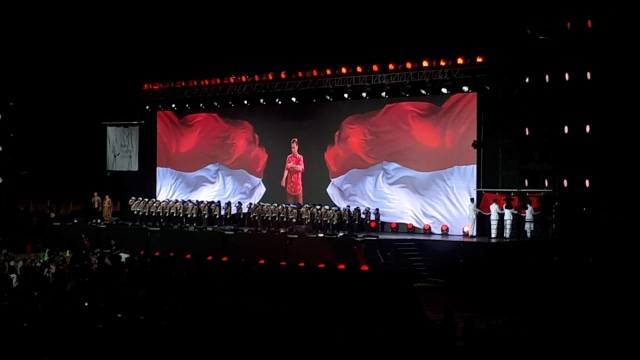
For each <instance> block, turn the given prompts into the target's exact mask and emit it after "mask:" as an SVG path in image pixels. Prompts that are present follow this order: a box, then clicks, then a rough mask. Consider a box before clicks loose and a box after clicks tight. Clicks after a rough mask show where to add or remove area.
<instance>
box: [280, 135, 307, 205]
mask: <svg viewBox="0 0 640 360" xmlns="http://www.w3.org/2000/svg"><path fill="white" fill-rule="evenodd" d="M303 172H304V158H303V157H302V155H300V154H299V153H298V139H297V138H293V139H291V154H289V155H287V161H286V164H285V167H284V175H282V181H281V182H280V185H282V186H283V187H284V188H286V189H287V203H288V204H302V203H303V202H302V173H303Z"/></svg>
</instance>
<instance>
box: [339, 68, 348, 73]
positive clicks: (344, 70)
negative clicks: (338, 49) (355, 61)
mask: <svg viewBox="0 0 640 360" xmlns="http://www.w3.org/2000/svg"><path fill="white" fill-rule="evenodd" d="M340 71H341V72H342V73H343V74H346V73H347V72H348V71H349V70H348V69H347V67H346V66H343V67H342V68H341V69H340Z"/></svg>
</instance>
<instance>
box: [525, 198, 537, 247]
mask: <svg viewBox="0 0 640 360" xmlns="http://www.w3.org/2000/svg"><path fill="white" fill-rule="evenodd" d="M536 214H538V213H537V212H535V211H533V206H531V199H527V210H526V211H525V213H524V231H525V232H526V233H527V239H531V233H532V232H533V229H534V215H536Z"/></svg>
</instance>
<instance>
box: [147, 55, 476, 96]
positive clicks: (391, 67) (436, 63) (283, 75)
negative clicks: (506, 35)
mask: <svg viewBox="0 0 640 360" xmlns="http://www.w3.org/2000/svg"><path fill="white" fill-rule="evenodd" d="M484 62H485V58H484V56H482V55H478V56H476V57H474V58H467V57H464V56H459V57H457V58H455V59H439V60H429V59H424V60H422V61H420V62H414V61H407V62H405V63H389V64H387V65H386V66H382V65H378V64H373V65H370V66H368V67H364V66H361V65H357V66H342V67H340V68H338V69H332V68H327V69H324V70H318V69H314V70H307V71H298V72H294V73H291V74H290V73H288V72H287V71H281V72H280V73H273V72H270V73H265V74H262V75H253V76H251V75H241V76H235V75H231V76H227V77H223V78H220V77H216V78H212V79H202V80H180V81H166V82H153V83H144V84H143V86H142V89H143V90H144V91H152V90H161V89H167V88H190V87H201V86H215V85H231V84H246V83H258V82H269V81H286V80H302V79H314V78H319V77H332V76H349V75H363V74H376V73H380V72H383V69H384V68H386V70H387V71H388V72H401V71H416V70H431V69H446V68H450V67H453V66H469V65H483V64H484Z"/></svg>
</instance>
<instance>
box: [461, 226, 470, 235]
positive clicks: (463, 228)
mask: <svg viewBox="0 0 640 360" xmlns="http://www.w3.org/2000/svg"><path fill="white" fill-rule="evenodd" d="M470 230H471V227H470V226H469V225H465V226H463V227H462V235H463V236H469V231H470Z"/></svg>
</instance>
